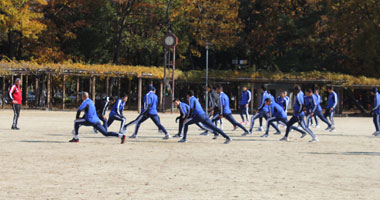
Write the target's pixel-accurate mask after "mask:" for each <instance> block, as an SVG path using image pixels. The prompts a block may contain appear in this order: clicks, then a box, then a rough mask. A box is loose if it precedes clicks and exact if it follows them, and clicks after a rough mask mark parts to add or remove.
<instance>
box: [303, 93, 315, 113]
mask: <svg viewBox="0 0 380 200" xmlns="http://www.w3.org/2000/svg"><path fill="white" fill-rule="evenodd" d="M304 104H305V106H306V109H307V110H308V111H311V110H312V109H313V105H312V104H313V97H309V96H305V97H304Z"/></svg>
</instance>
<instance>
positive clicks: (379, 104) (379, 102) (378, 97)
mask: <svg viewBox="0 0 380 200" xmlns="http://www.w3.org/2000/svg"><path fill="white" fill-rule="evenodd" d="M373 111H374V112H375V113H376V114H380V94H379V93H378V92H377V93H376V94H375V102H374V103H373Z"/></svg>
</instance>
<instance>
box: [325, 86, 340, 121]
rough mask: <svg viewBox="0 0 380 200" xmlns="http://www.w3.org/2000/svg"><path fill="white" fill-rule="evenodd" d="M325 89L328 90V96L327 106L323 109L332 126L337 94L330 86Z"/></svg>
mask: <svg viewBox="0 0 380 200" xmlns="http://www.w3.org/2000/svg"><path fill="white" fill-rule="evenodd" d="M327 91H328V92H329V97H328V99H327V108H326V110H325V117H326V118H327V116H328V117H329V119H330V122H331V124H332V125H333V126H334V125H335V122H334V113H335V108H336V106H337V105H338V95H337V94H336V92H335V91H334V88H333V87H331V86H329V87H327ZM334 127H335V126H334Z"/></svg>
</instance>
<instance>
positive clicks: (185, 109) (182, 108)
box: [173, 99, 190, 137]
mask: <svg viewBox="0 0 380 200" xmlns="http://www.w3.org/2000/svg"><path fill="white" fill-rule="evenodd" d="M173 103H174V105H175V106H177V107H178V109H179V113H180V116H179V117H177V118H176V120H175V121H176V122H177V121H178V120H179V127H178V133H177V134H176V135H174V136H173V137H182V136H181V135H182V128H183V121H184V120H185V118H186V116H187V115H188V114H189V113H190V106H189V105H187V104H186V103H183V102H181V101H180V100H179V99H174V101H173Z"/></svg>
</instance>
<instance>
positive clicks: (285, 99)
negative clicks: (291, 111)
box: [276, 96, 289, 112]
mask: <svg viewBox="0 0 380 200" xmlns="http://www.w3.org/2000/svg"><path fill="white" fill-rule="evenodd" d="M276 102H277V104H279V105H280V106H282V108H283V109H284V111H285V112H288V105H289V97H288V96H285V97H283V98H282V97H281V96H278V97H277V100H276Z"/></svg>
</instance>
